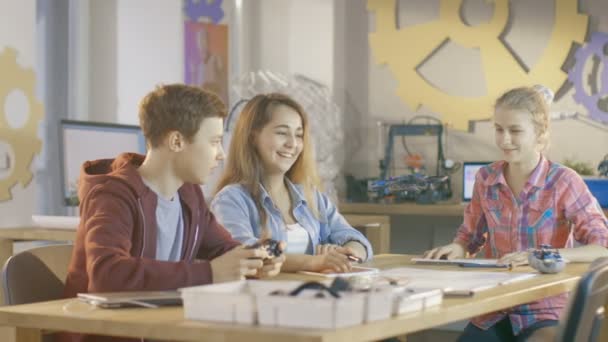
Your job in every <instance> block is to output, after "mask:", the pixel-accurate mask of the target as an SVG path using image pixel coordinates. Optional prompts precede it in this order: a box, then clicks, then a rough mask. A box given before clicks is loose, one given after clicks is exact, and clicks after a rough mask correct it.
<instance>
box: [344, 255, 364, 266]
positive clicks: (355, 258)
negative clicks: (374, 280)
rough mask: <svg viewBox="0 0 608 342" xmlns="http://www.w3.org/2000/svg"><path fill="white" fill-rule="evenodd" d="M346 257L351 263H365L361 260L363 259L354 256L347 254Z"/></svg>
mask: <svg viewBox="0 0 608 342" xmlns="http://www.w3.org/2000/svg"><path fill="white" fill-rule="evenodd" d="M346 257H347V258H348V260H350V261H356V262H357V263H358V264H361V263H363V260H361V258H359V257H357V256H354V255H352V254H346Z"/></svg>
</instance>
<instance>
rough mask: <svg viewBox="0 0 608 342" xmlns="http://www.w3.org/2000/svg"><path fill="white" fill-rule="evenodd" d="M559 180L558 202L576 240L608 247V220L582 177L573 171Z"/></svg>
mask: <svg viewBox="0 0 608 342" xmlns="http://www.w3.org/2000/svg"><path fill="white" fill-rule="evenodd" d="M568 171H569V172H568V173H567V175H566V176H565V177H564V179H563V182H559V183H557V184H560V183H561V184H560V185H561V186H559V190H558V191H559V192H560V194H559V198H558V200H559V202H560V203H561V204H562V207H563V210H564V215H565V217H566V218H567V219H568V220H569V221H570V222H571V223H572V230H573V234H574V238H575V239H576V241H578V242H580V243H583V244H586V245H589V244H595V245H601V246H604V247H608V220H607V219H606V216H604V213H603V211H602V208H601V207H600V205H599V203H598V202H597V200H596V199H595V197H593V195H592V194H591V192H590V191H589V189H588V188H587V185H586V184H585V182H584V181H583V179H582V178H581V177H580V176H579V175H578V174H577V173H576V172H574V171H572V170H568Z"/></svg>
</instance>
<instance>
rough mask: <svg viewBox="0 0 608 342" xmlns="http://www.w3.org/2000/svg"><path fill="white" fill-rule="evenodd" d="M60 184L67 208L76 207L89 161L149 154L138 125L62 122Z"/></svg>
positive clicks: (60, 129)
mask: <svg viewBox="0 0 608 342" xmlns="http://www.w3.org/2000/svg"><path fill="white" fill-rule="evenodd" d="M59 141H60V148H59V153H60V158H61V161H62V162H61V173H62V176H61V181H62V189H63V194H62V196H63V201H64V202H65V204H66V206H75V205H77V192H78V186H77V182H78V177H79V176H80V167H81V166H82V164H83V163H84V162H85V161H87V160H95V159H103V158H114V157H116V156H117V155H118V154H120V153H122V152H137V153H142V154H145V153H146V140H145V138H144V136H143V133H142V132H141V129H140V128H139V126H132V125H121V124H110V123H99V122H86V121H74V120H61V123H60V128H59Z"/></svg>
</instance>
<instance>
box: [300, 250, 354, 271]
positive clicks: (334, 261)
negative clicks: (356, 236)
mask: <svg viewBox="0 0 608 342" xmlns="http://www.w3.org/2000/svg"><path fill="white" fill-rule="evenodd" d="M342 252H347V250H346V248H344V247H340V246H338V248H335V249H330V250H329V252H327V253H325V254H317V255H315V256H313V260H312V264H311V267H310V269H311V270H313V271H314V272H336V273H345V272H350V270H351V269H352V266H351V263H350V260H349V259H348V257H347V256H346V253H342Z"/></svg>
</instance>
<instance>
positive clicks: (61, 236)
mask: <svg viewBox="0 0 608 342" xmlns="http://www.w3.org/2000/svg"><path fill="white" fill-rule="evenodd" d="M75 238H76V229H75V228H74V229H57V228H41V227H23V228H0V267H3V266H4V263H6V260H8V258H10V257H11V256H12V255H13V252H14V249H13V245H14V243H15V242H18V241H37V240H45V241H74V239H75ZM0 278H1V276H0ZM2 304H4V293H3V292H2V291H0V305H2Z"/></svg>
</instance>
